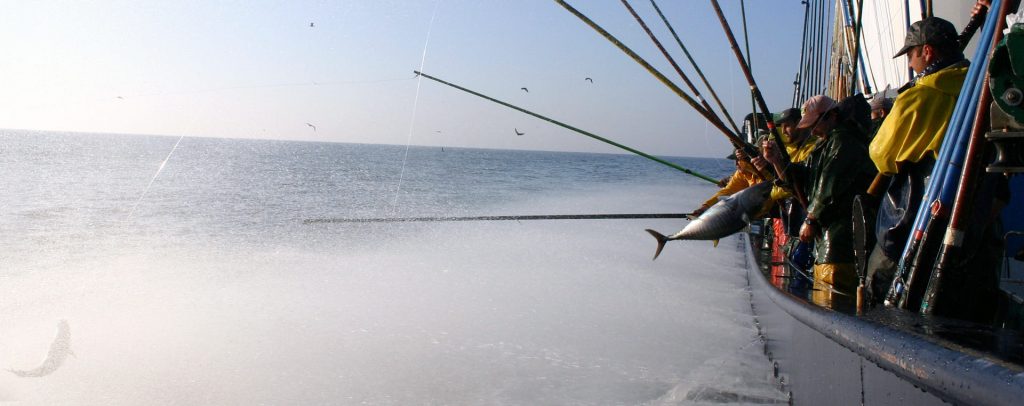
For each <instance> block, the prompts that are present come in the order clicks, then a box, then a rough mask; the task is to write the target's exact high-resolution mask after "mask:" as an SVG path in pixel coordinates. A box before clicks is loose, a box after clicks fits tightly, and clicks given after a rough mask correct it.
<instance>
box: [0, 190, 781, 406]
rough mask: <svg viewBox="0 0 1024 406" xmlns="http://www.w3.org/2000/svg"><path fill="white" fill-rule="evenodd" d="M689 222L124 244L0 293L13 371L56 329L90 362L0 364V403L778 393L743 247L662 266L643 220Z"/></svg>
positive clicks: (682, 193)
mask: <svg viewBox="0 0 1024 406" xmlns="http://www.w3.org/2000/svg"><path fill="white" fill-rule="evenodd" d="M708 190H710V189H707V188H693V187H691V188H689V189H686V188H667V187H639V186H637V187H632V188H628V189H626V190H617V191H615V192H608V191H587V192H579V193H574V194H571V195H570V194H561V195H556V196H550V197H544V198H539V199H533V200H531V201H530V202H525V203H524V202H517V203H510V204H509V205H508V206H507V207H495V208H494V210H495V211H496V213H481V214H537V213H581V212H588V213H590V212H605V213H615V212H619V213H622V212H637V211H641V210H643V211H652V212H682V211H687V210H688V209H689V208H692V207H696V205H697V204H699V202H700V201H701V200H703V199H702V197H703V196H705V195H706V192H707V191H708ZM652 200H654V201H652ZM640 202H642V203H640ZM641 205H642V209H638V206H641ZM527 208H528V209H529V210H530V211H529V212H526V211H525V210H526V209H527ZM684 224H685V221H684V220H579V221H522V222H515V221H507V222H472V223H470V222H466V223H427V224H376V225H373V226H361V227H356V228H348V229H346V228H332V226H331V225H318V226H311V227H316V228H313V229H312V231H311V232H316V233H319V234H320V237H321V239H326V240H327V241H330V240H331V239H337V240H338V241H339V243H338V244H337V249H336V250H332V249H331V248H330V247H329V246H328V247H327V248H321V246H320V245H318V246H317V247H316V248H310V249H302V248H294V246H292V245H281V246H280V247H278V248H276V249H267V248H266V247H262V248H260V250H258V251H257V250H255V249H253V248H251V247H245V246H222V247H212V246H208V245H204V244H203V242H202V241H197V242H195V244H194V246H189V247H160V248H159V249H153V250H147V249H145V247H138V246H136V245H131V244H126V245H125V247H126V248H125V249H123V250H121V251H117V250H115V251H113V252H97V253H95V254H94V255H93V256H92V257H89V258H88V259H87V260H83V261H80V262H76V263H64V264H60V265H52V264H50V265H48V266H47V267H46V268H38V269H28V270H23V271H22V272H19V273H16V274H11V275H10V276H8V277H7V278H4V279H3V281H2V282H3V283H0V294H2V296H3V297H4V298H5V300H4V301H3V302H2V303H0V368H8V367H13V366H25V365H29V366H31V365H35V364H36V363H38V361H39V359H40V357H42V356H45V354H46V351H47V348H48V345H49V343H50V341H51V340H52V338H53V326H54V323H55V322H56V321H57V320H60V319H67V320H68V321H69V323H70V326H71V331H72V336H71V340H70V341H71V349H72V350H73V351H74V353H75V354H76V356H74V357H70V358H68V359H67V360H66V361H65V362H64V364H63V365H62V366H61V367H60V369H58V370H57V371H55V372H54V373H52V374H50V375H48V376H46V377H42V378H34V379H29V378H19V377H16V376H14V375H12V374H9V373H0V400H7V401H20V402H22V403H23V404H46V405H53V404H105V405H120V404H154V405H166V404H246V405H249V404H362V403H366V404H539V405H543V404H619V403H622V404H643V403H650V404H679V403H690V402H694V401H698V402H701V401H714V399H715V398H713V397H705V398H700V397H695V396H696V395H692V394H691V393H696V392H694V391H695V390H696V391H699V390H703V391H704V393H710V392H708V391H709V389H707V388H713V390H714V391H717V392H716V393H748V392H750V391H752V390H753V391H761V392H757V393H755V395H757V396H760V398H773V397H772V396H771V395H770V394H769V395H765V394H764V393H763V391H764V389H763V388H762V386H758V385H765V383H764V382H767V377H766V376H762V375H763V374H757V373H755V374H753V375H751V373H750V372H747V371H749V370H750V365H752V364H756V363H757V358H756V357H753V356H750V355H749V352H750V351H754V350H751V347H752V346H751V345H750V342H751V340H753V339H754V337H755V335H756V332H755V330H754V327H753V324H752V316H751V314H750V305H749V302H748V295H747V293H746V288H747V286H746V276H745V271H744V269H743V258H742V255H741V253H739V252H738V251H737V249H736V245H737V244H736V243H735V241H723V243H722V244H720V245H719V247H718V248H713V246H712V244H711V243H710V242H706V241H688V242H673V243H671V244H669V246H668V247H667V248H666V251H665V252H664V253H663V254H662V256H661V257H659V259H658V260H657V261H653V262H652V261H651V256H652V255H653V252H654V248H655V245H656V244H655V241H654V240H653V239H652V238H651V237H650V236H649V235H647V233H645V232H644V231H643V230H644V228H656V229H659V230H663V231H667V232H674V231H676V230H678V229H679V228H681V227H682V226H683V225H684ZM352 231H356V232H358V234H346V233H348V232H352ZM732 238H735V237H731V238H730V239H732ZM345 239H359V240H361V241H363V242H367V244H362V245H360V246H359V247H361V248H358V249H354V248H352V245H351V244H346V243H342V242H341V241H342V240H345ZM328 245H329V244H328ZM11 265H12V266H17V265H18V264H11ZM753 347H754V348H755V349H757V348H759V347H757V346H756V345H755V346H753ZM744 354H746V355H744ZM762 361H763V363H764V364H767V360H762ZM762 367H764V365H762ZM723 377H741V378H737V379H734V380H729V379H723ZM761 378H763V381H764V382H762V381H761ZM712 381H713V382H714V385H712V383H711V382H712ZM752 387H756V389H750V388H752ZM700 388H704V389H700ZM745 390H746V391H747V392H744V391H745ZM769 392H770V391H769ZM751 396H754V395H751ZM755 398H758V397H756V396H755ZM695 399H696V400H695ZM701 399H703V400H701ZM730 399H740V401H739V403H744V401H743V399H747V401H749V399H751V398H750V397H746V398H744V397H738V398H730ZM758 399H759V398H758Z"/></svg>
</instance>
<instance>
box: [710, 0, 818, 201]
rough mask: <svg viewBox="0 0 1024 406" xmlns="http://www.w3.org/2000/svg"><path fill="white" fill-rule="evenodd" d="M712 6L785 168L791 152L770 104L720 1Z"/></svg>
mask: <svg viewBox="0 0 1024 406" xmlns="http://www.w3.org/2000/svg"><path fill="white" fill-rule="evenodd" d="M711 5H712V6H713V7H714V9H715V13H716V14H718V21H719V22H721V23H722V29H723V30H724V31H725V36H726V38H728V40H729V45H730V46H731V47H732V51H733V53H734V54H736V60H737V61H738V62H739V64H740V68H741V70H742V71H743V75H744V76H746V78H747V83H749V84H750V92H751V94H752V95H753V97H754V100H755V101H756V102H757V105H758V107H759V108H760V109H761V112H762V113H763V114H764V116H765V117H764V118H765V124H767V127H768V134H769V136H770V137H772V139H773V140H775V145H777V146H778V148H777V149H778V151H779V155H781V156H782V162H783V165H782V167H783V168H785V167H786V166H788V165H789V162H790V160H789V152H787V151H786V144H785V143H783V142H782V137H780V136H779V133H778V132H777V131H775V120H774V118H773V117H772V113H771V111H770V110H768V104H767V103H765V101H764V97H763V96H762V95H761V90H759V89H758V87H757V82H755V81H754V75H753V74H751V73H750V66H749V65H747V61H746V60H745V59H744V58H743V53H742V52H741V51H740V47H739V44H737V43H736V37H735V36H734V35H733V33H732V28H730V27H729V21H727V20H726V19H725V14H724V13H722V7H721V6H719V5H718V0H711ZM755 116H756V114H755ZM781 172H784V171H780V173H777V174H776V175H777V176H778V178H779V179H785V176H784V175H785V173H781ZM792 190H793V196H795V197H796V199H797V201H798V202H800V205H801V206H803V207H807V197H806V196H804V193H803V191H802V190H800V188H799V187H793V188H792Z"/></svg>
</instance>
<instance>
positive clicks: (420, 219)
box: [302, 213, 693, 225]
mask: <svg viewBox="0 0 1024 406" xmlns="http://www.w3.org/2000/svg"><path fill="white" fill-rule="evenodd" d="M692 217H693V213H653V214H540V215H525V216H465V217H454V216H441V217H379V218H314V219H305V220H302V224H306V225H310V224H330V223H419V222H431V221H437V222H441V221H445V222H448V221H523V220H625V219H682V218H692Z"/></svg>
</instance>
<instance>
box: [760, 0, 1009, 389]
mask: <svg viewBox="0 0 1024 406" xmlns="http://www.w3.org/2000/svg"><path fill="white" fill-rule="evenodd" d="M804 3H805V4H806V7H807V15H808V16H809V19H808V21H809V22H810V27H811V28H813V27H815V26H817V27H821V26H832V27H834V30H831V31H830V32H829V33H828V35H826V36H825V37H826V38H824V39H817V40H816V41H817V42H815V44H814V45H812V46H809V47H807V48H808V49H812V50H814V52H824V51H822V48H828V49H829V50H828V51H827V54H826V55H820V54H814V52H811V51H808V50H807V49H805V51H807V52H804V54H805V56H804V61H803V63H802V66H803V67H804V69H803V70H802V71H801V72H799V73H798V76H797V78H798V79H797V83H796V86H795V89H794V105H797V104H798V103H799V101H801V100H805V99H806V98H807V97H808V96H810V95H814V94H829V95H831V96H833V97H834V98H835V99H837V100H838V99H841V98H843V97H846V96H849V95H854V94H858V93H862V94H865V95H870V94H871V93H873V91H875V92H879V93H876V94H880V93H881V92H882V91H884V90H883V89H896V88H899V87H900V86H902V85H903V83H906V82H907V80H908V79H909V76H908V71H907V68H906V67H907V65H906V62H905V61H903V58H902V57H901V58H897V59H895V60H894V59H892V58H891V55H893V54H895V53H896V50H897V49H898V48H899V47H900V46H902V43H903V37H904V35H905V32H906V29H907V27H908V24H909V22H910V21H912V20H917V19H919V18H920V17H919V16H924V15H934V16H939V17H944V18H946V19H948V20H950V21H952V22H953V23H954V24H955V25H956V26H957V27H964V26H969V25H970V21H968V20H967V17H968V16H969V14H968V13H969V12H970V9H971V7H972V6H973V4H974V2H973V1H961V2H943V4H942V5H941V6H940V5H938V4H936V5H934V6H932V4H931V3H932V2H930V1H929V2H927V3H925V2H923V1H922V2H920V3H918V2H914V1H910V2H881V1H878V2H876V1H863V2H849V1H835V2H833V1H813V0H812V1H810V2H804ZM855 3H856V4H855ZM1005 3H1013V4H1004V2H1000V1H994V2H993V5H992V10H991V11H990V12H989V15H988V16H987V18H986V20H985V22H984V24H983V26H982V27H981V31H980V35H978V36H977V37H978V38H975V40H974V41H973V42H972V45H971V47H970V48H968V50H967V51H965V54H967V55H971V54H972V53H973V54H974V57H973V58H971V61H972V64H973V65H972V66H973V67H974V68H975V70H976V73H975V75H974V76H970V75H969V77H968V80H967V82H965V85H964V89H965V90H964V91H962V93H961V96H960V97H961V105H962V107H961V108H962V109H963V111H964V116H965V117H966V116H970V119H971V120H970V121H971V122H972V123H973V118H974V116H975V112H976V111H979V109H978V107H979V105H983V106H982V109H981V111H982V112H983V113H979V115H978V117H985V116H986V115H988V114H989V113H987V111H988V110H987V105H988V104H989V100H991V98H988V97H987V96H981V97H980V101H979V99H978V98H976V97H975V98H972V96H971V95H972V93H982V94H983V93H986V92H988V90H987V89H985V90H984V91H983V90H982V88H983V87H988V84H989V82H991V83H992V88H993V90H992V95H993V98H995V99H997V103H994V104H998V105H1000V108H996V107H992V112H991V113H990V114H991V120H990V121H991V125H989V126H988V127H986V128H983V129H982V132H989V131H991V132H989V134H990V135H989V138H996V139H997V142H1002V141H1001V140H998V138H999V134H1009V135H1007V137H1012V136H1013V135H1012V134H1014V133H1015V132H1019V131H1021V130H1020V127H1019V126H1018V125H1016V123H1015V122H1013V119H1012V118H1009V117H1007V116H1014V115H1016V114H1019V111H1018V110H1017V107H1016V105H1010V106H1007V103H1006V99H1007V95H1010V94H1015V93H1014V92H1013V91H1010V90H1007V87H1005V86H1004V87H1002V88H998V87H997V86H999V84H1000V83H1004V82H1005V81H1007V80H1011V78H1012V77H1015V75H1014V74H1013V73H1011V72H1009V70H1008V69H1006V68H1002V66H1004V65H1006V64H1007V63H1008V61H1007V60H1006V58H1009V57H1010V56H1009V55H1015V52H1019V51H1018V49H1017V48H1014V47H1013V45H1012V44H1013V41H1014V40H1015V38H1008V40H1007V41H1005V42H1000V40H999V39H998V36H999V34H997V33H998V32H1000V31H1001V30H1002V27H1000V26H999V25H1000V24H999V22H1001V21H1004V17H1003V16H1004V15H1006V14H1007V13H1009V14H1012V13H1013V12H1014V11H1015V9H1016V8H1017V3H1019V2H1013V1H1007V2H1005ZM1007 10H1009V11H1007ZM815 16H818V17H815ZM881 17H885V18H881ZM978 20H979V21H977V22H980V18H979V19H978ZM1022 27H1024V26H1022ZM1011 29H1012V27H1011ZM807 32H808V31H807V30H806V29H805V37H807V36H808V35H809V34H807ZM1008 35H1013V34H1008ZM858 37H859V39H858ZM808 38H812V40H813V36H812V37H808ZM861 43H863V44H865V46H861V45H860V44H861ZM1007 43H1009V45H1007ZM868 44H870V45H868ZM992 47H996V51H995V52H994V54H995V57H994V58H992V57H990V52H989V51H990V50H991V49H992ZM972 51H974V52H972ZM808 54H810V55H809V56H808ZM990 58H992V59H991V62H990V63H989V64H988V65H987V66H992V68H991V69H989V70H985V69H984V68H985V66H986V62H988V61H989V59H990ZM1000 58H1002V59H1000ZM821 61H825V62H821ZM858 64H859V65H860V68H859V69H858V68H857V66H858ZM815 68H817V69H818V71H815V70H814V69H815ZM1000 69H1002V70H1000ZM986 71H987V72H990V75H991V77H992V78H993V79H992V80H991V81H986V80H985V73H984V72H986ZM801 79H803V81H802V80H801ZM801 81H802V82H803V83H801ZM972 83H973V84H972ZM969 86H975V87H973V88H971V87H969ZM881 97H884V96H881ZM1000 99H1001V100H1000ZM955 120H956V118H954V122H952V123H951V125H950V127H951V128H952V127H957V125H958V124H957V123H956V122H955ZM983 124H984V123H982V124H979V125H978V127H979V128H980V127H982V125H983ZM959 126H960V127H961V128H962V130H961V131H960V133H954V132H953V131H952V130H951V131H950V132H947V133H946V140H947V141H948V142H949V143H948V145H947V144H946V143H944V144H943V149H944V150H953V149H958V148H957V147H955V146H954V144H953V143H954V142H956V141H957V139H959V142H961V143H967V142H968V141H967V138H969V135H970V134H971V127H972V125H970V124H969V123H960V124H959ZM992 134H996V135H995V136H994V135H992ZM976 136H977V135H976ZM1014 142H1016V141H1014ZM960 148H963V147H960ZM996 148H997V149H998V150H999V152H998V157H997V159H996V161H995V162H985V163H979V162H978V161H980V160H982V159H983V158H982V154H981V153H980V152H973V153H967V152H964V151H962V150H961V151H959V153H960V154H961V157H960V158H959V159H960V160H961V161H960V164H959V165H958V166H957V168H960V167H964V168H972V165H974V166H973V168H974V169H965V170H956V171H955V172H950V174H949V175H948V176H946V177H947V178H949V179H951V180H952V181H953V182H951V183H949V185H953V186H946V188H947V189H952V190H948V191H947V192H946V193H948V194H950V195H952V194H954V192H955V191H956V190H959V189H963V188H968V187H970V186H964V185H965V183H964V182H959V181H960V180H962V179H963V178H965V177H967V176H968V175H969V174H970V173H971V170H973V171H974V172H981V171H982V169H979V168H980V167H981V166H984V165H988V166H987V172H988V173H1000V174H1002V176H1005V177H1007V178H1009V184H1010V189H1011V193H1012V196H1013V198H1012V200H1011V201H1010V203H1009V206H1008V208H1006V209H1004V210H1003V213H1002V224H1003V227H1004V229H1003V233H1002V236H1003V241H1002V242H1003V245H1002V246H1000V247H990V248H993V249H995V248H997V249H998V250H999V251H1000V255H999V258H1000V260H999V262H1000V263H999V264H998V266H999V274H1000V275H1002V278H1001V282H1002V283H1001V286H1000V297H999V298H998V299H997V301H998V303H999V309H1000V310H999V314H997V315H984V317H981V318H984V319H987V320H990V322H987V323H978V322H976V321H966V320H961V319H958V318H954V317H943V316H942V315H941V314H939V313H941V312H934V311H933V310H934V308H932V309H929V308H928V304H929V302H928V300H929V298H930V297H925V298H924V299H923V300H922V302H921V303H922V304H920V305H912V306H901V305H899V304H897V303H895V302H893V303H889V304H888V305H877V306H871V305H870V304H865V303H862V302H860V303H859V301H858V299H859V298H857V297H855V296H853V295H844V294H841V293H839V292H829V291H827V290H825V289H823V288H821V287H820V286H816V285H814V283H813V281H812V280H811V278H810V277H809V276H806V274H803V273H801V272H800V270H799V269H796V268H794V266H793V265H794V264H792V263H786V260H785V259H784V258H779V257H778V256H777V255H776V256H775V257H773V255H772V251H773V248H776V249H777V247H778V245H779V244H781V243H780V242H778V241H772V235H771V234H772V233H771V232H769V230H770V228H771V227H770V225H766V226H763V227H762V226H755V227H754V228H753V231H752V232H751V233H750V234H749V235H747V236H746V239H745V240H744V241H745V245H744V248H745V253H744V258H745V260H746V261H747V264H748V278H749V283H750V287H751V291H752V294H751V306H752V308H753V309H754V311H755V314H756V316H757V318H758V321H757V324H758V329H759V331H761V333H762V337H764V341H765V346H764V351H765V355H766V356H767V357H768V359H769V361H770V362H771V363H772V365H773V370H774V371H775V372H774V378H775V379H776V381H777V383H778V384H779V385H780V387H782V388H784V390H785V391H787V392H788V393H789V396H790V402H791V403H793V404H857V403H858V402H859V404H895V403H900V404H937V403H942V402H947V403H952V404H986V405H1003V404H1005V405H1008V404H1019V402H1020V399H1022V398H1024V335H1022V333H1021V330H1020V326H1021V325H1020V308H1021V306H1022V296H1024V295H1022V293H1021V292H1022V290H1021V284H1020V280H1021V277H1022V276H1024V275H1022V274H1021V271H1020V270H1021V269H1022V268H1021V266H1022V265H1024V263H1022V262H1021V259H1022V258H1021V257H1020V255H1019V254H1016V253H1017V252H1018V251H1019V250H1020V249H1021V248H1020V243H1019V242H1018V241H1014V238H1017V237H1016V236H1017V235H1019V233H1020V231H1019V230H1021V219H1020V215H1019V213H1020V211H1019V210H1020V207H1021V206H1020V204H1021V194H1022V192H1024V183H1022V182H1021V179H1020V177H1019V176H1017V177H1013V176H1011V175H1012V174H1013V173H1017V172H1020V170H1021V168H1020V164H1021V163H1020V162H1019V161H1018V162H1008V161H1007V159H1009V158H1008V156H1009V155H1012V154H1013V153H1012V152H1010V151H1019V149H1014V148H1019V146H1018V147H1014V146H1008V145H1005V144H1004V145H998V146H996ZM950 153H951V154H952V152H950ZM964 154H966V155H968V157H967V159H976V160H975V162H974V163H973V164H972V163H966V164H964V163H963V159H964V157H963V155H964ZM953 159H956V158H953ZM937 166H938V165H937ZM932 178H933V179H935V178H936V176H934V172H933V177H932ZM940 178H941V177H940ZM935 182H938V181H935ZM975 182H980V180H976V181H975ZM969 183H970V180H968V181H967V184H969ZM957 185H959V186H957ZM942 187H943V185H942V184H940V183H933V184H932V185H931V186H929V188H930V189H931V190H933V191H936V193H940V191H941V189H942ZM971 190H974V189H967V192H969V191H971ZM961 193H965V192H961ZM972 198H975V197H974V196H965V197H964V199H966V200H970V199H972ZM939 199H940V198H939V197H935V200H936V201H939ZM928 203H931V200H928V201H926V202H924V204H928ZM950 204H952V202H951V201H946V205H947V207H948V206H949V205H950ZM956 204H960V203H959V202H958V203H956ZM922 207H926V206H924V205H923V206H922ZM922 212H924V213H928V211H927V210H922ZM950 223H953V222H950ZM769 224H770V223H769ZM945 224H946V223H945V222H942V223H941V225H940V226H939V227H938V230H937V231H934V230H927V231H929V232H931V234H932V235H933V238H935V239H939V238H940V237H942V236H943V235H945V236H946V240H945V242H944V243H945V244H949V243H950V239H949V237H948V236H949V235H955V232H956V231H958V230H954V231H952V232H950V233H947V232H946V226H945ZM950 227H953V226H950ZM868 229H869V230H870V229H872V228H870V225H869V228H868ZM960 230H962V228H961V229H960ZM935 236H938V237H935ZM855 240H856V239H855ZM912 241H913V240H912ZM933 244H935V245H939V244H937V243H936V242H934V240H933ZM908 245H911V242H908ZM860 249H861V250H864V249H868V250H869V249H870V247H860ZM919 249H920V250H922V252H924V251H923V250H925V248H919ZM905 252H906V251H905ZM929 254H930V255H931V256H932V258H935V256H936V255H940V253H938V252H936V251H935V250H932V251H929V252H928V254H924V255H929ZM1015 255H1016V258H1015ZM919 256H921V255H919ZM910 258H911V259H913V255H910ZM934 262H936V263H935V264H932V263H930V262H929V263H928V265H925V266H926V267H927V268H929V269H928V270H929V271H932V269H931V268H938V270H934V271H932V275H933V276H932V279H935V278H938V277H939V276H941V275H939V276H936V275H937V274H939V273H940V272H941V270H942V269H941V268H940V264H938V262H942V258H939V259H937V260H935V261H934ZM797 268H798V267H797ZM982 271H983V270H981V269H973V270H971V272H982ZM898 272H899V271H898ZM895 285H896V284H894V288H893V289H896V288H898V287H899V286H895ZM922 289H923V288H922ZM907 290H909V288H908V289H907ZM933 306H934V303H933Z"/></svg>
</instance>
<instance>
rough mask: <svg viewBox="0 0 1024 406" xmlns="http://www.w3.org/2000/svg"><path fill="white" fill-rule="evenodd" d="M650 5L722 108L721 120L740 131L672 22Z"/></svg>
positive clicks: (659, 10)
mask: <svg viewBox="0 0 1024 406" xmlns="http://www.w3.org/2000/svg"><path fill="white" fill-rule="evenodd" d="M651 6H654V11H656V12H658V16H659V17H661V21H662V22H664V23H665V27H666V28H668V32H670V33H672V38H675V40H676V43H677V44H679V48H682V50H683V54H685V55H686V58H687V59H688V60H689V61H690V66H693V70H694V71H696V72H697V76H699V77H700V80H701V81H702V82H704V87H706V88H707V89H708V91H709V92H711V98H713V99H715V104H717V105H718V108H719V109H720V110H722V115H724V116H725V118H726V120H723V121H727V122H728V123H729V124H730V125H732V129H733V130H735V131H736V133H737V134H739V133H741V132H742V131H740V128H739V127H737V126H736V120H734V119H733V118H732V116H731V115H730V114H729V110H728V109H726V108H725V104H723V103H722V100H721V99H719V98H718V92H715V88H713V87H711V83H709V82H708V78H707V77H706V76H704V71H702V70H701V69H700V66H698V65H697V61H695V60H693V56H691V55H690V51H689V50H688V49H686V45H683V40H681V39H679V35H678V34H676V30H675V28H673V27H672V24H670V23H669V22H668V18H665V14H664V13H662V12H661V9H660V8H658V3H656V2H655V1H654V0H651Z"/></svg>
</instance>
